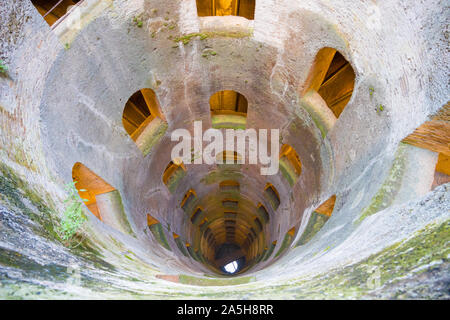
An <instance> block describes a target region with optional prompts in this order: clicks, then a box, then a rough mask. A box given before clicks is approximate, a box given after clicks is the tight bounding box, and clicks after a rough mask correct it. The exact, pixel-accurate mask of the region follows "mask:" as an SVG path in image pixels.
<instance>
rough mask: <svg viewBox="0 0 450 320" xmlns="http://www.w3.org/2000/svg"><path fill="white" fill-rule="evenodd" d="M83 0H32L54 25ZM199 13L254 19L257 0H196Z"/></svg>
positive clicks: (45, 17)
mask: <svg viewBox="0 0 450 320" xmlns="http://www.w3.org/2000/svg"><path fill="white" fill-rule="evenodd" d="M82 2H83V0H31V3H32V4H33V5H34V6H35V7H36V9H37V10H38V11H39V13H40V14H41V15H42V16H43V17H44V19H45V21H46V22H47V23H48V24H49V25H50V26H52V25H53V24H54V23H56V22H57V21H58V20H59V19H61V18H62V17H63V16H65V15H66V14H67V13H69V12H70V10H71V9H72V8H73V7H74V6H75V5H77V4H78V3H82ZM196 5H197V14H198V16H199V17H206V16H241V17H244V18H247V19H249V20H253V19H254V16H255V0H196Z"/></svg>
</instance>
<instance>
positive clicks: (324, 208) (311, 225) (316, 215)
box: [296, 195, 336, 246]
mask: <svg viewBox="0 0 450 320" xmlns="http://www.w3.org/2000/svg"><path fill="white" fill-rule="evenodd" d="M335 203H336V196H335V195H333V196H331V197H330V198H329V199H328V200H327V201H325V202H323V203H322V204H321V205H320V206H318V207H317V208H316V209H315V210H314V211H313V212H312V213H311V216H310V217H309V221H308V224H307V225H306V228H305V230H304V231H303V234H302V236H301V237H300V239H299V240H298V242H297V243H296V246H301V245H304V244H306V243H307V242H309V240H311V239H312V237H313V236H314V235H315V234H316V233H317V232H318V231H319V230H320V229H321V228H322V227H323V225H324V224H325V223H326V222H327V221H328V219H329V218H330V216H331V214H332V213H333V210H334V205H335Z"/></svg>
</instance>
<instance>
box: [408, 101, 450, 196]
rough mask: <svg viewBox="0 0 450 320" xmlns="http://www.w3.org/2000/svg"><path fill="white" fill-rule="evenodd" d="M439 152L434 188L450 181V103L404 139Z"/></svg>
mask: <svg viewBox="0 0 450 320" xmlns="http://www.w3.org/2000/svg"><path fill="white" fill-rule="evenodd" d="M402 142H403V143H407V144H410V145H413V146H415V147H418V148H422V149H427V150H430V151H433V152H436V153H438V154H439V156H438V161H437V164H436V170H435V175H434V181H433V185H432V189H434V188H435V187H437V186H439V185H441V184H444V183H447V182H450V148H449V144H450V103H449V102H447V103H446V104H445V105H444V106H442V108H441V109H439V110H438V112H437V113H436V114H435V115H433V116H432V118H431V119H430V120H428V121H425V122H424V123H423V124H422V125H420V126H419V127H418V128H417V129H416V130H414V132H413V133H411V134H410V135H408V136H407V137H406V138H405V139H403V141H402Z"/></svg>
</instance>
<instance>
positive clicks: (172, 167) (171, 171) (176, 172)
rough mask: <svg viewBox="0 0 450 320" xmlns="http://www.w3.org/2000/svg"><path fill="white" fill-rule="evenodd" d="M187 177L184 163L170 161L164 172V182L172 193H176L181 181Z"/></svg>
mask: <svg viewBox="0 0 450 320" xmlns="http://www.w3.org/2000/svg"><path fill="white" fill-rule="evenodd" d="M185 175H186V168H185V167H184V164H183V163H179V164H177V163H175V162H173V161H170V162H169V164H168V165H167V167H166V169H165V170H164V173H163V176H162V180H163V182H164V184H165V185H166V186H167V188H168V189H169V191H170V192H172V193H173V192H174V191H175V190H176V188H177V186H178V183H179V182H180V180H181V179H182V178H183V177H184V176H185Z"/></svg>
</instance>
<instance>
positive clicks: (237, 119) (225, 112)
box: [209, 90, 248, 130]
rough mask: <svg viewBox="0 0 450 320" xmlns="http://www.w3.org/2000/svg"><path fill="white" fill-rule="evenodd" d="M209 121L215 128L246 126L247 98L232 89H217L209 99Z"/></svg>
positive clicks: (242, 127)
mask: <svg viewBox="0 0 450 320" xmlns="http://www.w3.org/2000/svg"><path fill="white" fill-rule="evenodd" d="M209 104H210V109H211V123H212V127H213V128H215V129H222V128H224V129H243V130H245V128H246V126H247V108H248V102H247V99H246V98H245V97H244V96H243V95H242V94H240V93H239V92H236V91H232V90H225V91H219V92H216V93H215V94H213V95H212V96H211V98H210V100H209Z"/></svg>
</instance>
